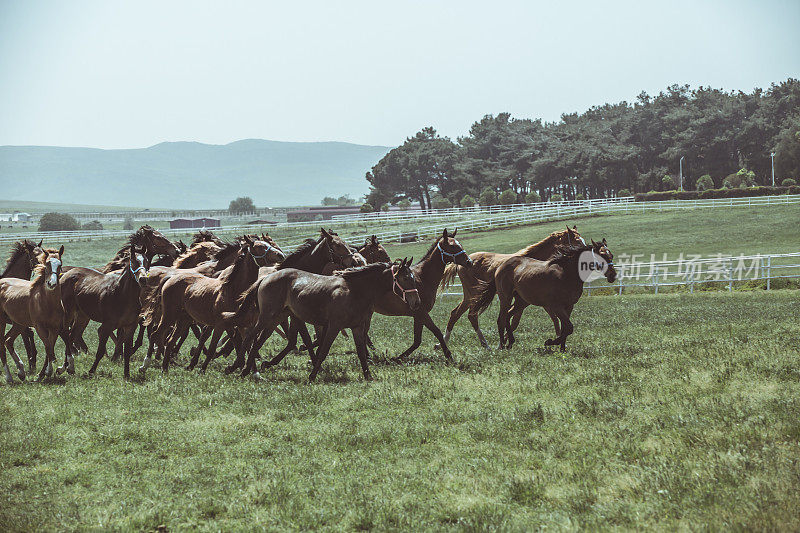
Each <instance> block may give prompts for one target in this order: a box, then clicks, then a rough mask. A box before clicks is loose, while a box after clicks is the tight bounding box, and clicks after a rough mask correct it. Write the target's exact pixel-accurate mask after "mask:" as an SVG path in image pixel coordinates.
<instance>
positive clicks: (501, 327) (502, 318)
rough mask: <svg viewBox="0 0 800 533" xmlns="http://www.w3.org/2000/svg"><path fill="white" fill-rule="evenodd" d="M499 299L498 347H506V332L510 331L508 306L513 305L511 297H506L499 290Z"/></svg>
mask: <svg viewBox="0 0 800 533" xmlns="http://www.w3.org/2000/svg"><path fill="white" fill-rule="evenodd" d="M497 296H498V299H499V300H500V311H499V312H498V313H497V334H498V335H499V337H500V343H499V345H498V349H501V350H502V349H503V348H505V347H506V332H507V331H508V308H509V307H511V301H510V299H509V298H507V297H504V296H503V294H502V293H501V292H500V291H497Z"/></svg>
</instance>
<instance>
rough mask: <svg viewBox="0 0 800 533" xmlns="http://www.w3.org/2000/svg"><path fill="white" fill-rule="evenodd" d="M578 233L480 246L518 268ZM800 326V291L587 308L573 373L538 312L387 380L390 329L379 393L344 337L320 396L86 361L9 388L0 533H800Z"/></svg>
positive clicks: (786, 239) (682, 221) (739, 247)
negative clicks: (61, 532) (370, 532)
mask: <svg viewBox="0 0 800 533" xmlns="http://www.w3.org/2000/svg"><path fill="white" fill-rule="evenodd" d="M796 220H797V208H791V206H789V207H788V208H783V207H780V208H779V207H773V208H769V209H763V210H762V209H757V208H754V209H742V210H738V209H737V210H730V211H727V210H701V211H693V212H669V213H657V214H649V215H645V216H641V215H637V216H614V217H591V218H586V219H576V220H575V221H574V222H575V223H577V224H578V228H579V230H580V231H581V232H582V234H583V235H584V236H585V237H587V238H590V237H594V238H600V237H606V238H607V239H608V241H609V244H610V246H611V248H612V250H613V251H614V253H615V254H617V255H619V254H620V253H622V252H626V253H646V254H648V256H649V253H650V252H651V251H652V252H653V253H657V254H660V253H663V252H668V253H669V254H677V253H679V252H681V251H683V252H685V253H688V252H696V253H704V254H706V253H718V252H719V253H724V254H737V253H756V252H759V251H760V252H778V251H796V250H797V245H798V237H797V236H796V234H793V233H792V229H793V228H792V225H793V224H795V223H796ZM571 223H573V221H570V224H571ZM563 224H564V223H563V222H558V223H552V224H551V223H547V224H541V225H536V226H527V227H521V228H514V229H509V230H502V231H494V232H484V233H477V234H474V235H470V236H467V235H464V237H463V238H461V239H460V240H461V241H462V244H464V246H465V248H467V250H468V251H475V250H479V249H491V250H498V251H513V250H516V249H518V248H520V247H521V246H522V245H523V244H525V243H528V242H530V241H532V240H538V239H539V238H541V236H543V235H545V234H547V233H548V232H549V231H552V230H554V229H558V228H561V227H563ZM102 244H103V241H100V242H97V243H95V242H92V243H72V244H71V245H70V246H69V247H68V249H67V256H66V257H65V260H66V262H67V263H68V264H99V263H101V262H104V261H105V260H106V259H107V258H108V257H109V256H110V254H112V253H113V251H115V249H116V247H118V246H119V243H113V244H111V243H105V246H102ZM426 247H427V245H425V244H411V245H397V246H391V247H389V251H390V254H391V255H392V256H393V257H394V256H405V255H412V254H413V255H415V256H416V257H419V256H420V255H421V253H422V252H423V251H424V248H426ZM70 254H71V255H70ZM657 257H659V258H660V256H658V255H657ZM454 303H455V302H454V300H453V299H452V298H451V299H448V300H444V301H440V302H439V303H438V304H437V306H436V308H435V309H434V312H433V315H434V319H435V321H436V322H437V324H439V325H443V324H444V323H445V322H446V318H447V314H448V313H449V311H450V308H451V307H452V305H454ZM496 311H497V309H496V306H494V307H493V308H491V309H490V310H489V311H488V312H487V313H486V314H485V315H483V318H482V324H483V327H484V330H485V331H486V332H487V333H488V334H489V335H490V342H492V343H494V342H496V333H495V328H494V326H493V323H494V319H495V317H496ZM799 314H800V296H798V292H796V291H771V292H764V291H758V292H734V293H732V294H729V293H706V294H694V295H688V294H670V295H659V296H648V295H630V296H628V295H624V296H622V297H614V298H607V297H584V298H583V299H582V300H581V301H580V302H579V303H578V305H577V306H576V309H575V312H574V314H573V319H574V323H575V327H576V331H575V334H574V335H573V336H572V337H570V340H569V342H568V349H567V352H566V353H565V354H561V353H559V352H556V351H550V350H548V349H545V348H544V347H543V346H542V343H543V341H544V339H545V338H547V337H548V336H550V335H551V330H552V325H551V323H550V320H549V318H548V317H547V315H546V314H545V313H544V312H543V311H541V310H539V309H531V310H529V311H528V312H527V313H526V315H525V318H524V319H523V323H522V326H521V327H520V330H519V335H518V342H517V344H516V345H515V347H514V349H513V350H511V351H502V352H498V351H496V350H495V351H484V350H482V349H481V348H480V347H479V345H478V343H477V340H476V339H475V336H474V334H473V333H472V331H471V328H470V326H469V324H468V323H467V322H466V320H463V321H461V322H459V324H458V325H457V326H456V330H455V331H454V334H453V339H452V348H453V352H454V357H455V359H456V364H455V365H454V366H448V365H445V364H444V363H443V360H442V357H441V354H440V353H439V352H437V351H435V350H434V349H433V348H432V345H433V339H432V336H431V335H429V334H428V333H426V334H425V335H424V337H423V345H422V346H421V347H420V349H419V350H418V352H417V353H416V354H415V357H414V358H413V359H412V360H411V361H409V362H408V364H405V365H395V364H390V363H388V362H387V357H388V356H392V355H395V354H397V353H399V352H400V351H402V349H404V348H405V347H406V346H407V345H408V343H410V341H411V326H410V323H411V321H410V319H408V318H403V319H394V318H387V317H381V316H376V317H375V319H374V321H373V326H372V331H371V335H372V337H373V339H375V341H376V344H377V345H378V352H379V353H378V355H377V357H376V360H375V361H373V373H374V375H375V377H376V381H375V382H373V383H365V382H363V381H362V379H361V374H360V370H359V368H358V364H357V358H356V356H355V354H354V353H352V344H351V341H350V340H347V339H339V340H338V341H337V342H336V343H335V345H334V349H333V352H332V354H331V356H330V357H329V358H328V360H327V361H326V364H325V367H324V371H323V372H322V374H321V375H320V380H319V382H318V383H316V384H314V385H308V384H306V383H305V380H306V378H307V375H308V368H307V363H306V360H305V358H304V357H302V356H290V357H288V358H287V359H286V360H285V361H284V363H283V364H282V365H281V366H280V367H279V368H277V369H275V370H274V371H272V372H269V373H267V374H265V378H266V382H265V383H253V382H250V381H242V380H239V379H236V378H233V377H226V376H222V375H221V373H220V372H219V370H220V368H221V367H222V366H223V365H224V364H225V361H219V362H215V363H214V364H213V365H212V367H211V368H210V369H209V373H208V374H207V375H206V376H199V375H197V374H193V375H189V374H188V373H186V372H185V371H183V370H182V369H180V368H175V370H173V371H172V372H171V373H170V374H169V375H167V376H162V375H161V374H160V372H159V371H158V370H157V369H151V370H150V371H149V373H148V375H147V376H146V378H144V379H136V380H135V381H134V382H132V383H123V382H122V380H121V374H122V372H121V367H119V366H117V365H114V364H112V363H110V362H108V361H104V362H102V363H101V365H100V369H99V373H98V376H96V377H95V378H93V379H89V378H86V377H84V376H83V374H85V372H86V371H87V370H88V368H89V366H90V365H91V362H92V357H91V356H83V355H82V356H81V357H79V358H78V359H77V360H76V365H77V372H78V375H77V376H69V377H67V378H66V379H62V378H57V379H55V380H53V381H52V382H50V383H46V384H33V383H27V384H24V385H16V386H13V387H7V386H5V385H2V386H0V428H2V431H0V530H3V531H16V530H32V529H36V530H55V529H67V530H75V529H78V530H87V529H112V530H130V529H153V528H156V527H157V526H159V525H166V526H167V527H168V528H169V529H172V530H183V529H198V528H199V529H204V530H232V529H256V528H261V527H269V528H272V529H311V528H314V529H330V530H338V529H347V530H353V529H398V528H405V529H412V528H413V529H446V530H465V529H467V530H470V529H507V530H527V529H532V528H535V527H555V528H559V529H585V528H599V527H604V528H608V527H621V528H625V529H643V528H650V527H659V528H661V529H675V528H678V527H682V528H692V529H693V528H711V529H729V528H737V529H756V528H757V529H786V530H797V529H798V528H800V519H799V518H798V514H797V512H796V509H797V507H798V504H800V497H798V494H800V461H799V460H798V459H799V458H800V444H798V442H800V384H799V382H800V370H799V369H800V325H798V320H797V317H798V315H799ZM87 342H88V344H89V346H90V347H94V346H96V336H95V333H94V328H93V327H90V329H89V330H87ZM189 345H190V343H187V345H186V347H185V349H184V354H183V356H182V358H183V361H185V360H186V353H187V352H188V348H189ZM58 346H59V348H58V349H59V350H60V349H61V348H60V343H59V345H58ZM280 346H281V343H280V341H279V339H277V338H275V339H271V340H270V341H269V342H268V343H267V345H266V346H265V349H264V350H263V351H264V352H265V353H274V352H275V351H276V350H278V349H279V347H280ZM141 357H142V353H141V352H140V353H139V354H137V356H136V357H135V361H136V365H138V364H139V361H140V360H141Z"/></svg>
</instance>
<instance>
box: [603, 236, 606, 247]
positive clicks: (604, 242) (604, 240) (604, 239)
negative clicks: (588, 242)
mask: <svg viewBox="0 0 800 533" xmlns="http://www.w3.org/2000/svg"><path fill="white" fill-rule="evenodd" d="M603 246H606V238H605V237H603Z"/></svg>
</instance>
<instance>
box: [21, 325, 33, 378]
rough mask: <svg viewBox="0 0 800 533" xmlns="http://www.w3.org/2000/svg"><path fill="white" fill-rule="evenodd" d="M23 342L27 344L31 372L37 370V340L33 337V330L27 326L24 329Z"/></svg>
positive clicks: (26, 351) (26, 349)
mask: <svg viewBox="0 0 800 533" xmlns="http://www.w3.org/2000/svg"><path fill="white" fill-rule="evenodd" d="M22 343H23V344H24V345H25V353H27V354H28V369H29V370H30V371H31V373H34V372H36V355H37V354H36V340H35V339H34V338H33V330H32V329H31V328H25V329H24V330H22Z"/></svg>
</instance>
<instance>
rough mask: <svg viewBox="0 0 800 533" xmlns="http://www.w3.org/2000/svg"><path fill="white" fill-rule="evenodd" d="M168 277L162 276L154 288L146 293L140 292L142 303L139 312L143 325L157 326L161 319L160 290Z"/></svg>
mask: <svg viewBox="0 0 800 533" xmlns="http://www.w3.org/2000/svg"><path fill="white" fill-rule="evenodd" d="M168 279H170V277H169V276H164V277H163V278H161V281H160V282H159V283H158V286H157V287H156V288H155V289H152V290H150V291H148V292H147V294H144V293H142V299H143V300H144V302H143V304H142V311H141V313H139V318H140V319H141V321H140V324H141V325H143V326H145V327H147V326H158V323H159V321H160V320H161V291H162V290H163V288H164V284H165V283H166V282H167V280H168Z"/></svg>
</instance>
